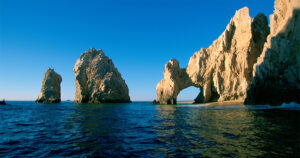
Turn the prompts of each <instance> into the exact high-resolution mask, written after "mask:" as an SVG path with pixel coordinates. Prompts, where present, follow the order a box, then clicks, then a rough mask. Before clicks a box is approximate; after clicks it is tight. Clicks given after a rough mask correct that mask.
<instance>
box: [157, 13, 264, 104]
mask: <svg viewBox="0 0 300 158" xmlns="http://www.w3.org/2000/svg"><path fill="white" fill-rule="evenodd" d="M268 34H269V27H268V20H267V17H266V16H265V15H263V14H258V15H257V16H256V17H255V18H254V19H253V18H251V17H250V16H249V9H248V8H246V7H245V8H242V9H240V10H238V11H237V12H236V14H235V16H234V17H233V18H232V19H231V21H230V23H229V24H228V26H227V28H226V30H225V31H224V32H223V34H222V35H221V36H220V37H219V38H218V39H217V40H216V41H214V42H213V44H212V45H211V46H210V47H209V48H202V49H201V50H200V51H198V52H196V53H195V54H194V55H193V56H192V57H191V58H190V61H189V64H188V67H187V68H186V69H181V68H180V67H179V63H178V61H177V60H175V59H172V60H170V61H169V62H168V63H167V64H166V66H165V70H164V78H163V79H162V80H161V81H160V82H159V83H158V85H157V87H156V93H157V101H158V102H159V103H160V104H176V101H177V95H178V94H179V92H180V91H181V90H182V89H184V88H187V87H189V86H195V87H198V88H200V90H201V92H200V93H199V95H198V97H197V98H196V99H195V101H196V102H211V101H225V100H244V99H245V98H246V92H247V90H248V86H249V85H250V84H251V81H252V71H253V65H254V63H256V61H257V58H258V57H259V56H260V54H261V52H262V49H263V45H264V42H265V41H266V38H267V36H268Z"/></svg>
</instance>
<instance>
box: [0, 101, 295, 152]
mask: <svg viewBox="0 0 300 158" xmlns="http://www.w3.org/2000/svg"><path fill="white" fill-rule="evenodd" d="M7 103H8V104H9V105H2V106H0V121H1V123H0V157H96V156H97V157H300V106H299V105H296V104H293V103H291V104H286V105H282V106H280V107H270V106H255V107H247V106H244V105H209V106H207V105H193V104H179V105H152V104H150V103H147V102H133V103H128V104H74V103H73V102H62V103H60V104H36V103H34V102H31V101H26V102H21V101H18V102H17V101H15V102H13V101H8V102H7Z"/></svg>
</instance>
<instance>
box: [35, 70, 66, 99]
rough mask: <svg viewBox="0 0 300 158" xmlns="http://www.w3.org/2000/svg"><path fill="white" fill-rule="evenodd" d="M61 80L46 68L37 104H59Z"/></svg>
mask: <svg viewBox="0 0 300 158" xmlns="http://www.w3.org/2000/svg"><path fill="white" fill-rule="evenodd" d="M61 81H62V78H61V76H60V75H59V74H57V73H56V72H55V71H54V69H50V68H48V69H47V71H46V73H45V76H44V79H43V81H42V89H41V92H40V95H39V97H38V99H37V100H36V102H38V103H59V102H60V101H61V99H60V96H61V94H60V84H61Z"/></svg>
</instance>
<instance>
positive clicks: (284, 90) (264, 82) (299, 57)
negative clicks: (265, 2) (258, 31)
mask: <svg viewBox="0 0 300 158" xmlns="http://www.w3.org/2000/svg"><path fill="white" fill-rule="evenodd" d="M270 28H271V33H270V35H269V36H268V38H267V42H266V44H265V46H264V49H263V52H262V55H261V56H260V57H259V59H258V62H257V63H256V64H255V65H254V71H253V74H254V79H253V81H252V84H251V86H250V89H249V91H248V92H247V99H246V100H245V103H246V104H271V105H279V104H282V103H283V102H291V101H295V102H298V103H300V1H299V0H276V1H275V10H274V14H272V15H271V16H270Z"/></svg>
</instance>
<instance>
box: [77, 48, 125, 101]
mask: <svg viewBox="0 0 300 158" xmlns="http://www.w3.org/2000/svg"><path fill="white" fill-rule="evenodd" d="M73 71H74V73H75V77H76V78H75V84H76V94H75V99H74V101H75V102H77V103H105V102H130V97H129V90H128V87H127V85H126V83H125V81H124V80H123V79H122V76H121V74H120V73H119V71H118V70H117V69H116V68H115V66H114V64H113V62H112V60H111V59H109V58H108V57H107V56H105V55H104V53H103V51H102V50H96V49H94V48H92V49H90V50H88V51H86V52H85V53H83V54H81V56H80V59H78V60H77V62H76V64H75V66H74V69H73Z"/></svg>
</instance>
